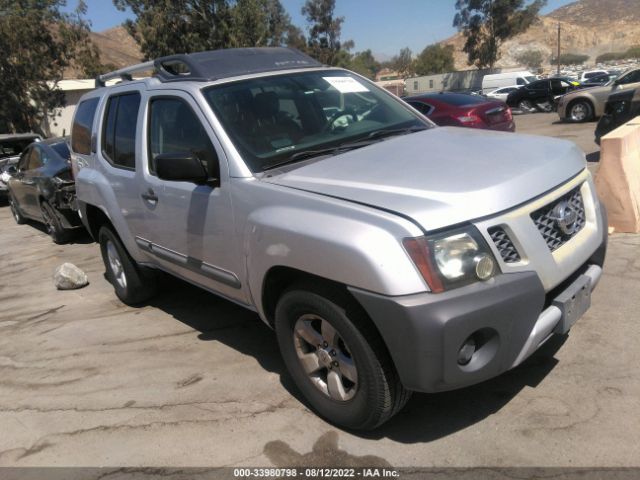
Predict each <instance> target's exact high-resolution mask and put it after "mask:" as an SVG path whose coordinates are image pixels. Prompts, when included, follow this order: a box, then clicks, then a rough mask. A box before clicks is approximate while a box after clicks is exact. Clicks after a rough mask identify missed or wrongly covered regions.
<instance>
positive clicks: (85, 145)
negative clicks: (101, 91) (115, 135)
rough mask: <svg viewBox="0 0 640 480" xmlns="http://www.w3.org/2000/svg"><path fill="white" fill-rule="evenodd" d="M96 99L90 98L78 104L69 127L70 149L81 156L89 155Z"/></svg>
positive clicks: (96, 104)
mask: <svg viewBox="0 0 640 480" xmlns="http://www.w3.org/2000/svg"><path fill="white" fill-rule="evenodd" d="M97 107H98V98H90V99H89V100H85V101H84V102H80V105H78V109H77V110H76V116H75V117H74V118H73V126H72V127H71V148H72V149H73V151H74V152H76V153H80V154H82V155H89V154H90V153H91V127H92V125H93V118H94V117H95V115H96V108H97Z"/></svg>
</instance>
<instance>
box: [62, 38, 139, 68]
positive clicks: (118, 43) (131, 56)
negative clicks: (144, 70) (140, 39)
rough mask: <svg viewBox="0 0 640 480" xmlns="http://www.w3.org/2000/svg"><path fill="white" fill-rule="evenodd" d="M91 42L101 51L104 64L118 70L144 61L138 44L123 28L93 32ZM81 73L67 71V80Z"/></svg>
mask: <svg viewBox="0 0 640 480" xmlns="http://www.w3.org/2000/svg"><path fill="white" fill-rule="evenodd" d="M90 38H91V41H92V42H93V43H94V44H95V45H96V46H97V47H98V50H99V51H100V61H101V62H102V63H103V64H113V65H115V66H116V67H117V68H122V67H126V66H128V65H134V64H136V63H140V62H141V61H142V53H141V52H140V48H139V47H138V44H137V43H136V41H135V40H134V39H133V37H132V36H131V35H129V33H128V32H127V30H126V29H125V28H124V27H122V26H118V27H114V28H110V29H108V30H105V31H104V32H91V33H90ZM80 76H81V75H80V73H79V72H78V71H77V69H76V68H73V67H72V68H69V69H68V70H67V71H65V74H64V77H65V78H78V77H80Z"/></svg>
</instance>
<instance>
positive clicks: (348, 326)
mask: <svg viewBox="0 0 640 480" xmlns="http://www.w3.org/2000/svg"><path fill="white" fill-rule="evenodd" d="M150 69H155V72H156V73H155V75H154V76H153V77H152V78H147V79H142V80H133V81H132V80H131V75H132V73H134V72H136V71H140V70H150ZM113 78H122V79H123V81H122V82H120V83H118V84H116V85H114V86H111V87H104V82H105V81H106V80H109V79H113ZM97 83H98V84H99V85H98V86H99V87H100V88H97V89H96V90H95V91H92V92H90V93H87V94H86V95H85V96H84V97H83V98H82V99H81V101H80V103H79V106H78V108H77V110H76V114H75V118H74V125H73V129H72V150H73V153H72V157H73V162H74V170H75V171H76V172H77V174H76V179H77V181H76V188H77V198H78V206H79V210H80V214H81V217H82V221H83V223H84V225H85V226H86V228H87V229H88V230H89V232H91V234H92V235H93V237H94V238H95V239H97V240H98V241H99V243H100V248H101V251H102V256H103V259H104V263H105V267H106V272H107V278H108V279H109V280H110V282H111V283H112V284H113V287H114V289H115V293H116V295H117V296H118V297H119V298H120V299H121V300H122V301H123V302H125V303H127V304H137V303H140V302H144V301H145V300H147V299H148V298H150V297H151V296H152V295H153V294H154V291H155V285H156V284H155V280H154V279H155V275H154V273H155V272H157V271H158V270H162V271H164V272H168V273H170V274H172V275H175V276H177V277H180V278H182V279H184V280H186V281H188V282H191V283H193V284H195V285H198V286H200V287H202V288H204V289H207V290H209V291H211V292H214V293H216V294H218V295H221V296H223V297H225V298H227V299H229V300H231V301H233V302H236V303H238V304H240V305H243V306H245V307H247V308H249V309H251V310H254V311H255V312H256V313H257V314H258V315H259V316H260V318H261V319H262V320H263V321H264V322H266V323H267V324H268V325H270V326H271V327H273V328H274V329H275V332H276V335H277V339H278V342H279V346H280V349H281V352H282V356H283V358H284V362H285V364H286V366H287V368H288V370H289V373H290V374H291V377H292V378H293V380H294V381H295V383H296V385H297V387H298V388H299V389H300V391H301V392H302V394H303V395H304V397H305V398H306V400H307V401H308V403H309V404H310V405H311V406H312V408H313V409H315V411H316V412H318V413H319V414H320V415H321V416H323V417H324V418H326V419H328V420H329V421H330V422H333V423H334V424H336V425H340V426H344V427H348V428H354V429H371V428H375V427H376V426H378V425H380V424H382V423H383V422H385V421H386V420H388V419H389V418H390V417H391V416H392V415H394V414H395V413H396V412H397V411H398V410H400V409H401V408H402V406H403V405H404V404H405V402H406V401H407V399H408V398H409V394H410V392H411V391H422V392H439V391H444V390H452V389H456V388H461V387H464V386H467V385H471V384H474V383H478V382H481V381H483V380H486V379H488V378H491V377H494V376H496V375H498V374H500V373H502V372H504V371H506V370H509V369H511V368H513V367H516V366H517V365H519V364H520V363H522V362H523V361H524V360H525V359H526V358H527V357H528V356H529V355H531V354H532V353H533V352H534V351H535V350H536V349H537V348H538V347H539V346H540V345H541V344H542V343H544V342H545V341H546V340H547V339H548V338H549V337H550V336H552V335H554V334H561V335H562V334H566V333H567V332H568V331H569V329H570V328H571V326H572V325H573V324H574V323H575V322H576V320H578V318H579V317H580V316H581V315H582V314H584V312H585V311H586V310H587V309H588V307H589V305H590V299H591V291H592V289H593V288H594V287H595V286H596V284H597V283H598V280H599V278H600V276H601V273H602V268H601V267H602V264H603V261H604V255H605V249H606V240H607V238H606V232H607V228H606V225H607V222H606V218H605V211H604V208H603V207H602V206H601V204H600V203H599V201H598V198H597V196H596V193H595V189H594V186H593V182H592V179H591V175H590V174H589V171H588V170H587V169H586V164H585V159H584V155H583V153H582V152H580V151H579V150H578V149H577V148H576V147H575V146H574V144H573V143H570V142H566V141H561V140H554V139H548V138H540V137H533V136H525V135H514V134H507V133H501V132H486V131H474V130H470V129H461V128H454V127H443V128H439V127H435V126H434V125H433V124H432V123H431V122H430V121H429V120H428V119H427V118H426V117H424V116H423V115H421V114H420V113H419V112H418V111H416V110H414V109H413V108H412V107H410V106H409V105H406V104H404V103H403V102H402V101H401V100H400V99H398V98H397V97H395V96H393V95H391V94H389V93H388V92H386V91H384V90H382V89H380V88H378V87H377V86H376V85H375V84H373V83H372V82H370V81H368V80H366V79H365V78H363V77H361V76H359V75H356V74H354V73H351V72H349V71H346V70H343V69H339V68H329V67H326V66H323V65H321V64H319V63H317V62H316V61H314V60H313V59H311V58H310V57H307V56H306V55H303V54H302V53H300V52H297V51H295V50H289V49H284V48H273V49H261V48H257V49H236V50H221V51H213V52H201V53H194V54H189V55H177V56H171V57H165V58H160V59H157V60H155V61H152V62H148V63H145V64H142V65H138V66H134V67H131V68H127V69H123V70H119V71H117V72H113V73H111V74H107V75H104V76H102V77H99V78H98V79H97ZM194 308H196V307H194Z"/></svg>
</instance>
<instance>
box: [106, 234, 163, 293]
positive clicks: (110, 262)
mask: <svg viewBox="0 0 640 480" xmlns="http://www.w3.org/2000/svg"><path fill="white" fill-rule="evenodd" d="M98 241H99V242H100V253H102V260H103V262H104V266H105V268H106V270H107V280H109V282H110V283H111V284H112V285H113V288H114V289H115V291H116V295H117V297H118V298H119V299H120V300H121V301H122V302H123V303H126V304H127V305H137V304H140V303H142V302H144V301H145V300H148V299H149V298H151V297H152V296H153V295H154V294H155V292H156V277H155V274H154V272H153V271H150V270H148V269H144V268H142V267H140V266H139V265H137V264H136V262H135V260H134V259H133V258H131V256H130V255H129V253H128V252H127V251H126V249H125V248H124V245H122V242H121V241H120V239H119V238H118V236H117V235H116V234H115V233H114V232H113V231H112V230H111V229H110V228H109V227H102V228H100V232H99V233H98Z"/></svg>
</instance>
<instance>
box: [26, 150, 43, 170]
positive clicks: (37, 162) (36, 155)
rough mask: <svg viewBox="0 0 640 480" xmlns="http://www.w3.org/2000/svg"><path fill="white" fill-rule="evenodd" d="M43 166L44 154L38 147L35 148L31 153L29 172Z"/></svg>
mask: <svg viewBox="0 0 640 480" xmlns="http://www.w3.org/2000/svg"><path fill="white" fill-rule="evenodd" d="M41 166H42V152H41V151H40V149H39V148H38V147H33V148H32V149H31V153H29V160H28V165H27V170H35V169H36V168H40V167H41Z"/></svg>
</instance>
